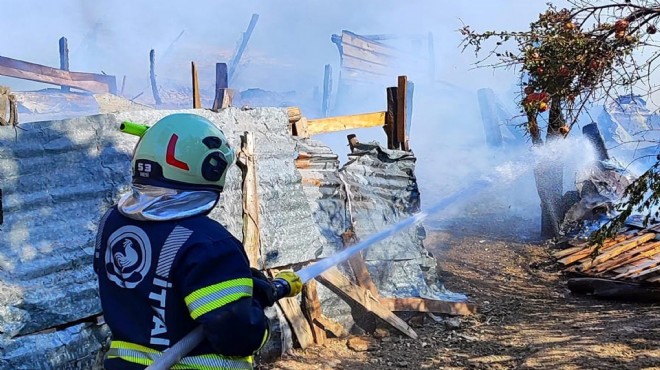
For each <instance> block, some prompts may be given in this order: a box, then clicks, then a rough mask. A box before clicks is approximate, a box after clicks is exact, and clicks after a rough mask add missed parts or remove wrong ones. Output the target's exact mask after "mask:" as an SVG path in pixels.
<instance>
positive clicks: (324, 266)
mask: <svg viewBox="0 0 660 370" xmlns="http://www.w3.org/2000/svg"><path fill="white" fill-rule="evenodd" d="M491 183H492V180H489V179H481V180H477V181H475V182H473V183H472V184H471V185H469V186H466V187H464V188H462V189H461V190H459V191H457V192H455V193H452V194H450V195H449V196H447V197H445V198H443V199H442V200H440V201H439V202H438V203H436V204H434V205H433V206H432V207H430V208H429V209H428V210H427V211H424V212H419V213H416V214H414V215H412V216H410V217H408V218H406V219H404V220H401V221H399V222H397V223H396V224H394V225H391V226H390V227H388V228H387V229H385V230H382V231H380V232H377V233H375V234H372V235H371V236H369V237H368V238H366V239H364V240H362V241H360V242H359V243H357V244H355V245H353V246H351V247H350V248H346V249H344V250H342V251H340V252H338V253H336V254H334V255H332V256H329V257H326V258H324V259H322V260H319V261H317V262H316V263H313V264H311V265H309V266H307V267H304V268H302V269H300V270H298V271H297V272H296V273H297V274H298V276H299V277H300V280H302V282H303V283H306V282H308V281H310V280H312V279H314V278H315V277H317V276H319V275H321V274H322V273H323V272H325V271H326V270H328V269H329V268H331V267H333V266H336V265H338V264H340V263H342V262H344V261H346V260H348V259H349V258H351V257H352V256H354V255H355V254H357V253H359V252H361V251H362V250H364V249H367V248H369V247H370V246H372V245H374V244H375V243H378V242H380V241H382V240H384V239H387V238H389V237H390V236H393V235H395V234H397V233H398V232H400V231H402V230H405V229H408V228H410V227H412V226H415V225H417V224H419V223H420V222H422V221H423V220H424V219H426V218H427V217H428V216H430V215H433V214H436V213H438V212H440V211H441V210H443V209H445V208H446V207H447V206H449V205H451V204H452V203H454V202H456V201H457V200H459V199H461V198H463V197H466V196H469V195H474V194H476V193H477V192H479V191H481V190H483V189H484V188H486V187H487V186H489V185H490V184H491ZM273 285H274V287H275V290H276V296H277V299H278V300H279V299H281V298H283V297H286V296H287V295H288V293H289V291H290V289H291V288H290V287H289V285H288V283H287V282H286V281H285V280H283V279H274V280H273ZM202 340H204V332H203V328H202V326H198V327H197V328H195V329H194V330H193V331H191V332H190V333H188V334H186V336H185V337H183V338H182V339H181V340H180V341H179V342H177V343H175V344H174V345H173V346H172V347H170V348H169V349H167V350H166V351H165V352H163V355H162V356H160V357H158V358H156V360H155V361H154V363H153V364H151V365H150V366H149V367H147V368H146V370H168V369H170V368H171V367H172V366H174V365H175V364H177V363H178V362H179V361H181V359H182V358H183V357H184V356H186V355H187V354H188V353H190V351H192V350H193V349H195V347H197V346H198V345H199V344H200V343H201V342H202Z"/></svg>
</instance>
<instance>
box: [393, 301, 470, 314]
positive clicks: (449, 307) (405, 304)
mask: <svg viewBox="0 0 660 370" xmlns="http://www.w3.org/2000/svg"><path fill="white" fill-rule="evenodd" d="M380 302H381V303H382V304H383V305H385V307H387V308H388V309H390V310H392V311H406V312H432V313H443V314H448V315H472V314H474V313H475V312H476V311H477V306H476V305H474V304H471V303H465V302H447V301H440V300H433V299H425V298H381V299H380Z"/></svg>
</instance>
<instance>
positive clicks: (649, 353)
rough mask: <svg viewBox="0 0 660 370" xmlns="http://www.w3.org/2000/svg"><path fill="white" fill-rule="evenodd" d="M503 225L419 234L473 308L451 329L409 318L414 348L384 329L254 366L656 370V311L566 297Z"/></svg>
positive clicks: (659, 362) (545, 256) (530, 249)
mask: <svg viewBox="0 0 660 370" xmlns="http://www.w3.org/2000/svg"><path fill="white" fill-rule="evenodd" d="M491 221H492V220H491ZM508 225H510V224H509V223H507V222H503V223H502V224H501V225H500V226H501V228H500V230H504V231H503V232H499V233H498V232H492V230H493V228H490V230H491V232H490V235H479V230H478V229H473V230H469V229H468V228H466V227H458V224H456V225H454V226H453V227H446V228H444V230H452V231H451V232H449V231H431V232H429V235H428V239H427V240H426V242H425V244H426V246H427V248H428V249H429V250H431V251H432V252H433V254H434V255H435V256H436V258H437V260H438V266H439V271H441V272H440V277H441V279H442V280H443V281H444V282H445V285H446V287H447V288H448V289H450V290H452V291H456V292H464V293H467V294H468V295H469V296H470V297H471V299H472V300H473V301H474V302H476V303H477V304H478V305H479V313H478V314H476V315H474V316H471V317H467V318H461V322H460V326H459V327H458V328H453V327H452V326H451V325H448V324H449V323H448V322H447V320H445V322H436V321H434V320H432V319H431V318H430V317H428V316H418V317H416V318H413V320H412V322H411V324H412V325H414V327H415V330H416V331H417V332H418V334H419V335H420V339H419V340H417V341H413V340H411V339H408V338H405V337H401V336H400V335H399V334H398V333H397V332H396V331H394V330H392V331H389V335H387V336H385V337H384V338H375V337H374V336H371V335H369V336H365V337H364V339H365V340H366V341H368V342H369V343H370V345H369V348H368V350H366V351H355V350H351V349H349V348H347V339H346V338H344V339H332V340H331V341H329V343H326V344H325V345H324V346H321V347H317V348H311V349H307V350H305V351H301V350H297V351H295V352H294V353H293V354H291V355H290V356H287V357H285V358H283V359H282V360H280V361H278V362H277V363H274V364H269V365H265V366H262V368H263V369H273V370H274V369H293V370H296V369H400V368H409V369H617V370H619V369H660V306H658V305H649V304H646V305H644V304H632V303H622V302H611V301H601V300H596V299H593V298H590V297H587V296H576V295H573V294H571V293H570V291H569V290H568V289H566V287H565V281H566V278H565V277H564V276H563V274H562V273H561V272H560V271H559V270H558V268H557V266H555V265H554V264H553V263H551V262H550V261H551V259H550V258H549V251H550V246H549V245H544V244H543V243H541V242H539V241H536V242H534V241H530V242H519V241H516V239H517V240H520V239H521V237H520V235H521V232H520V231H518V230H510V229H509V227H508ZM449 226H451V225H449ZM495 229H497V228H495ZM507 234H509V235H507ZM475 235H476V236H475ZM420 318H423V319H424V320H420ZM445 319H447V318H445ZM422 321H423V322H422ZM384 328H385V326H384ZM388 330H389V329H388ZM379 332H380V331H379ZM380 334H382V333H380ZM381 336H382V335H381ZM353 340H357V339H353Z"/></svg>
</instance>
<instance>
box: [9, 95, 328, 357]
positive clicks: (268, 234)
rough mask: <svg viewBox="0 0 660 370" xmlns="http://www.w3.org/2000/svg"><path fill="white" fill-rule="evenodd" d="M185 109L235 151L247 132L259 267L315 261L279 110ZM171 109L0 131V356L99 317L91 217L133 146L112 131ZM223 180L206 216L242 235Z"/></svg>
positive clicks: (236, 186) (109, 194)
mask: <svg viewBox="0 0 660 370" xmlns="http://www.w3.org/2000/svg"><path fill="white" fill-rule="evenodd" d="M193 112H194V113H197V114H200V115H202V116H205V117H207V118H209V119H211V120H212V121H213V122H214V123H216V124H217V125H219V126H220V127H221V128H222V129H223V130H224V131H225V133H226V134H227V136H228V138H229V140H230V143H231V145H232V146H233V147H235V148H238V147H239V142H240V139H239V135H241V134H243V133H244V132H245V131H251V132H253V133H254V134H255V139H256V156H257V164H258V166H257V167H258V168H257V171H258V175H259V188H258V192H259V198H260V202H261V203H260V210H261V215H260V217H261V230H262V239H261V240H262V243H263V244H262V245H263V249H262V254H263V255H264V256H266V260H265V263H266V266H267V267H278V266H282V265H288V264H292V263H298V262H304V261H307V260H310V259H313V258H315V257H316V255H317V253H316V250H317V249H319V248H323V246H324V244H325V243H326V241H325V239H324V238H322V237H321V235H320V233H319V231H318V229H317V227H316V224H315V222H314V220H313V219H312V216H311V212H310V208H309V205H308V203H307V198H306V196H305V194H304V192H303V189H302V185H301V177H300V174H299V173H298V172H297V171H296V169H295V167H294V163H293V161H294V155H293V153H294V149H295V147H294V145H295V144H294V141H293V139H292V138H291V136H290V134H289V132H288V118H287V115H286V112H285V110H283V109H274V108H271V109H268V108H263V109H253V110H245V111H244V110H240V109H235V108H232V109H227V110H223V111H222V112H220V113H213V112H210V111H205V110H197V111H193ZM171 113H174V111H147V112H131V113H122V114H116V115H113V114H109V115H97V116H90V117H82V118H77V119H71V120H64V121H51V122H39V123H32V124H24V125H22V127H21V129H18V130H17V131H14V129H12V128H8V127H2V128H0V169H1V170H0V171H1V172H0V174H1V177H0V188H2V191H3V210H4V222H3V224H2V225H0V284H1V285H2V289H1V290H0V332H1V334H0V341H1V342H2V343H4V345H3V346H2V347H3V348H5V349H4V350H3V351H4V352H3V353H2V356H3V357H2V358H0V361H2V360H3V359H5V360H6V359H9V358H18V357H20V356H22V355H23V354H21V353H10V350H9V349H11V348H14V349H15V350H16V351H19V352H20V351H21V350H20V347H16V346H13V343H16V341H19V340H25V339H22V338H26V337H23V336H26V335H29V334H34V335H33V336H36V337H40V335H38V334H35V333H36V332H38V331H42V330H44V329H48V328H52V327H55V326H60V325H63V326H64V327H66V326H67V325H69V323H72V322H76V321H78V320H81V319H85V318H88V317H93V316H95V315H98V314H100V305H99V300H98V293H97V289H96V279H95V275H94V273H93V271H92V265H91V261H92V253H93V240H94V237H95V232H96V226H97V225H96V223H97V222H98V220H99V218H100V216H101V214H102V213H103V212H104V211H105V210H106V209H107V208H108V207H109V206H111V205H112V204H113V203H114V202H115V201H116V200H117V198H118V195H119V194H120V192H123V191H124V190H126V189H127V187H128V184H129V182H130V154H131V152H132V149H133V147H134V145H135V143H136V138H135V137H132V136H130V135H126V134H122V133H120V132H119V131H118V125H119V123H120V122H121V121H122V120H127V119H128V120H131V121H134V122H141V123H146V124H152V123H154V122H156V121H157V120H158V119H160V118H161V117H163V116H165V115H168V114H171ZM228 183H229V184H231V186H229V187H228V188H227V189H226V191H225V192H224V194H223V197H222V199H221V202H220V203H219V205H218V207H217V208H216V209H215V210H214V212H213V213H212V217H214V218H216V219H217V220H219V221H220V222H221V223H223V224H224V225H226V226H227V227H228V229H229V230H230V231H231V232H232V233H234V235H236V236H237V237H238V238H239V239H240V238H241V222H242V217H241V216H242V215H241V212H242V200H241V199H242V193H241V180H240V170H239V169H238V167H237V166H233V168H232V169H231V171H230V173H229V178H228ZM282 252H285V253H282ZM59 329H62V328H59ZM81 330H82V331H83V332H85V331H86V330H90V329H87V328H83V329H81ZM58 333H64V332H63V331H62V330H58ZM85 333H87V332H85ZM62 335H63V334H62ZM85 335H89V333H87V334H85ZM31 337H32V336H31ZM69 339H72V338H69ZM72 340H73V339H72ZM35 341H36V342H35V343H40V345H43V346H45V347H44V348H41V350H43V351H44V352H48V351H47V350H48V349H49V348H50V347H49V346H51V347H52V346H59V345H60V344H59V343H57V342H53V341H51V342H48V341H45V340H41V339H35ZM47 347H48V348H47ZM64 352H65V355H66V356H69V357H68V358H70V360H71V363H74V362H75V361H77V358H78V357H76V356H77V354H76V353H78V352H69V350H68V349H65V350H64ZM87 355H89V353H88V354H87ZM0 363H1V362H0ZM35 368H38V367H35Z"/></svg>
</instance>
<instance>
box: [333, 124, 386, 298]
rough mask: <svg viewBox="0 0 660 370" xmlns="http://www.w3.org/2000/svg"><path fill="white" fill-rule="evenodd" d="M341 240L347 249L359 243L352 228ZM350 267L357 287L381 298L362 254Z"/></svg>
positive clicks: (355, 257)
mask: <svg viewBox="0 0 660 370" xmlns="http://www.w3.org/2000/svg"><path fill="white" fill-rule="evenodd" d="M353 136H355V135H353ZM349 140H350V139H349ZM341 238H342V242H343V244H344V247H345V248H347V247H350V246H351V245H353V244H355V243H357V242H358V240H357V238H356V237H355V233H354V232H353V229H352V228H349V229H348V230H346V231H345V232H344V233H343V234H342V235H341ZM348 265H349V266H350V267H351V270H353V274H354V275H355V280H356V281H357V285H358V286H359V287H361V288H364V289H366V290H367V291H368V292H369V293H371V295H372V296H374V297H376V298H380V295H379V294H378V289H377V288H376V284H374V281H373V280H372V279H371V274H369V269H368V268H367V263H366V262H364V258H363V257H362V253H358V254H356V255H354V256H353V257H351V258H349V259H348Z"/></svg>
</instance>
